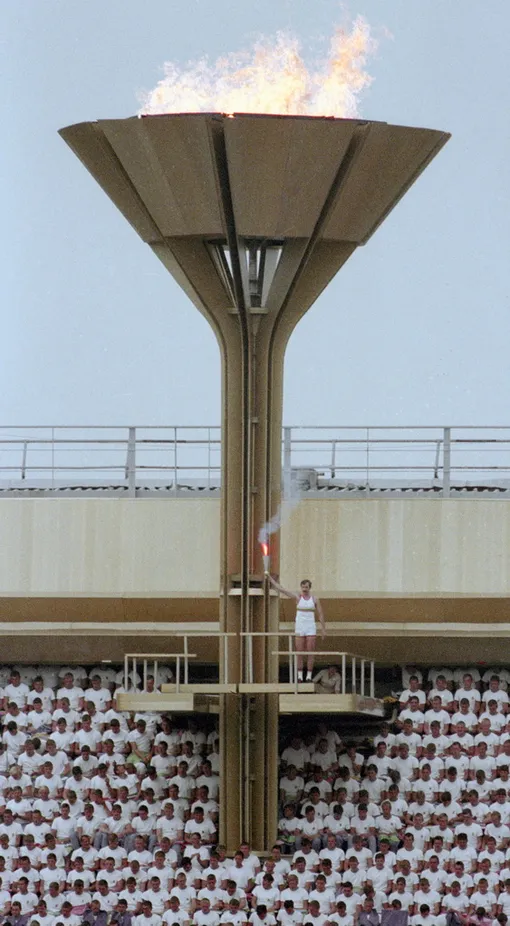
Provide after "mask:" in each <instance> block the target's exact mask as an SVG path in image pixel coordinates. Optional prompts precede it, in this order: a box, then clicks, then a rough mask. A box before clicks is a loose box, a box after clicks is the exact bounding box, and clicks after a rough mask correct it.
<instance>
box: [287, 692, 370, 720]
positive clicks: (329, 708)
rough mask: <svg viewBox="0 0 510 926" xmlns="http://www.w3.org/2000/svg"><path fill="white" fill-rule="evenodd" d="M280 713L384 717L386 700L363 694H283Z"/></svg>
mask: <svg viewBox="0 0 510 926" xmlns="http://www.w3.org/2000/svg"><path fill="white" fill-rule="evenodd" d="M280 714H364V715H365V716H367V715H368V716H371V717H384V702H383V701H380V700H379V699H378V698H366V697H362V696H361V695H352V694H349V695H348V694H345V695H324V694H301V693H300V694H281V695H280Z"/></svg>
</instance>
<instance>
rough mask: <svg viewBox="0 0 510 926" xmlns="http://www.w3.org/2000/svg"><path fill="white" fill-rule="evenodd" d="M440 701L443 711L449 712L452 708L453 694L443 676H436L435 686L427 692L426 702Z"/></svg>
mask: <svg viewBox="0 0 510 926" xmlns="http://www.w3.org/2000/svg"><path fill="white" fill-rule="evenodd" d="M437 697H438V698H440V699H441V707H443V708H444V709H445V710H451V709H452V707H453V694H452V692H451V691H450V689H449V688H448V682H447V680H446V678H445V677H444V675H437V676H436V681H435V684H434V685H433V686H432V688H431V689H430V691H429V694H428V701H429V704H431V703H432V698H437Z"/></svg>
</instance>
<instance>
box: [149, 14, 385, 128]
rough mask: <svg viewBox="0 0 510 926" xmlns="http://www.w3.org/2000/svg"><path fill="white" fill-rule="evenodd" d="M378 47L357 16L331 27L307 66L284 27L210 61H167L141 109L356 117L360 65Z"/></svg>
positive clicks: (363, 82) (364, 82) (363, 78)
mask: <svg viewBox="0 0 510 926" xmlns="http://www.w3.org/2000/svg"><path fill="white" fill-rule="evenodd" d="M375 47H376V42H375V41H374V39H373V38H372V37H371V33H370V27H369V25H368V23H367V22H366V21H365V20H364V19H363V18H362V17H361V16H358V17H357V18H356V19H355V20H354V22H353V23H352V26H351V27H350V29H348V30H347V29H344V28H341V27H338V28H336V29H335V32H334V34H333V36H332V38H331V41H330V47H329V55H328V58H327V60H326V61H325V62H324V63H323V64H322V66H320V67H319V68H318V69H316V70H310V69H309V68H307V66H306V64H305V62H304V60H303V58H302V56H301V51H300V45H299V41H298V39H297V38H295V37H293V36H289V35H286V34H284V33H282V32H278V33H277V34H276V36H275V37H274V38H273V39H269V38H267V39H262V40H260V41H259V42H257V43H256V44H255V45H254V47H253V49H252V50H251V51H246V52H240V53H237V54H236V53H230V54H228V55H227V56H226V57H223V58H218V60H217V61H215V62H214V64H209V63H208V61H207V60H206V59H202V60H200V61H196V62H191V63H190V64H188V65H187V67H185V68H178V67H177V66H176V65H175V64H173V63H172V62H167V63H166V64H165V65H164V71H165V76H164V78H163V79H162V80H160V82H159V83H158V85H157V86H156V87H155V89H154V90H152V91H150V93H148V94H147V95H146V97H145V100H144V104H143V106H142V108H141V110H140V115H158V114H161V113H176V112H223V113H227V114H231V113H235V112H249V113H279V114H283V115H290V114H294V115H312V116H313V115H315V116H337V117H340V118H346V117H347V118H353V117H356V116H357V115H358V97H359V95H360V93H361V92H362V91H363V90H364V89H365V88H366V87H368V86H370V84H371V83H372V78H371V77H370V75H369V74H368V73H367V71H366V69H365V65H366V61H367V57H368V56H369V55H370V54H371V53H372V52H373V51H374V50H375Z"/></svg>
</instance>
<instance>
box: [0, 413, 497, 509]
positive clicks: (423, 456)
mask: <svg viewBox="0 0 510 926" xmlns="http://www.w3.org/2000/svg"><path fill="white" fill-rule="evenodd" d="M282 462H283V472H284V477H283V481H284V491H285V494H286V495H290V494H292V492H295V491H296V490H297V491H308V492H314V491H321V490H324V489H326V488H337V489H338V488H343V489H349V491H352V492H360V493H366V492H367V491H370V492H377V491H383V490H387V489H388V488H393V489H395V488H397V489H398V488H401V489H406V488H423V489H427V490H429V491H430V490H433V491H436V492H437V493H440V494H442V495H444V496H448V495H450V494H451V491H452V489H456V488H459V487H474V488H485V489H486V490H487V491H490V490H491V489H492V490H494V494H498V493H497V492H496V491H495V490H500V492H501V491H504V492H507V491H510V426H508V427H507V426H485V427H475V426H473V427H471V426H466V427H464V426H463V427H442V426H438V427H432V426H430V427H413V426H409V427H404V426H398V427H396V426H390V427H383V426H371V427H361V426H360V427H336V426H331V427H326V426H317V427H305V426H296V427H294V426H288V427H285V428H284V429H283V433H282ZM220 481H221V431H220V428H219V427H218V426H209V425H204V426H188V425H172V426H167V427H157V426H147V427H146V426H139V427H135V426H129V427H120V426H112V427H108V426H100V427H71V426H67V427H60V426H48V427H42V426H36V427H22V426H12V427H7V426H6V427H0V490H1V489H3V490H5V489H6V488H10V489H11V490H18V491H22V490H24V489H25V490H26V489H28V488H32V489H39V490H41V491H42V492H48V493H51V492H54V491H56V490H62V489H65V488H68V489H70V490H72V489H76V488H79V489H82V490H83V489H91V490H98V489H101V490H103V491H112V490H114V491H116V490H123V491H124V492H126V493H127V494H128V495H130V496H133V497H134V496H136V495H137V494H143V493H145V492H147V491H159V492H160V493H166V494H170V495H171V494H175V495H177V494H180V493H182V492H183V491H188V490H189V489H202V490H209V491H211V492H213V491H217V490H218V489H219V488H220Z"/></svg>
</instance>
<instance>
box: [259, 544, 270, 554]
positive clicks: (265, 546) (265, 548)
mask: <svg viewBox="0 0 510 926" xmlns="http://www.w3.org/2000/svg"><path fill="white" fill-rule="evenodd" d="M260 546H261V547H262V555H263V556H269V544H268V543H261V544H260Z"/></svg>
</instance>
